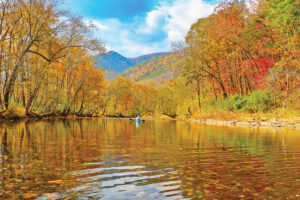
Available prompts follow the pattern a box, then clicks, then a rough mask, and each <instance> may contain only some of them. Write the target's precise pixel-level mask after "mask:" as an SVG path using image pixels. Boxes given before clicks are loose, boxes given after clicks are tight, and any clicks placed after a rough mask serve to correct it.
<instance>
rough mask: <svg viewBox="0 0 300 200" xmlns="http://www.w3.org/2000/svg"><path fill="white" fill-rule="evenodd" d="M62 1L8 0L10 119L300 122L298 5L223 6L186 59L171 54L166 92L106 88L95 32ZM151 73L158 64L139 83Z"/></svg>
mask: <svg viewBox="0 0 300 200" xmlns="http://www.w3.org/2000/svg"><path fill="white" fill-rule="evenodd" d="M55 2H56V1H42V0H15V1H9V0H6V1H1V5H0V7H1V10H0V11H1V14H0V16H1V17H0V36H1V37H0V40H1V45H0V74H1V76H0V87H1V90H0V91H1V95H0V107H1V109H0V110H1V111H0V113H1V117H3V118H7V117H9V116H27V117H37V116H46V117H47V116H70V115H72V116H118V117H132V116H136V115H142V116H145V117H147V116H152V117H160V116H168V117H171V118H191V117H192V118H222V119H223V118H228V117H229V116H231V115H243V114H245V115H252V114H256V113H270V115H271V116H273V115H274V116H281V117H293V116H299V112H300V104H299V102H300V101H299V97H300V92H299V88H300V78H299V77H300V76H299V71H300V67H299V66H300V65H299V32H300V28H299V16H300V15H299V9H298V8H299V1H297V0H284V1H281V0H254V1H250V2H247V3H245V1H237V0H234V1H222V2H221V3H219V5H218V6H217V7H216V8H215V10H214V13H213V14H212V15H210V16H208V17H206V18H202V19H199V20H198V21H197V22H196V23H195V24H193V25H192V26H191V28H190V30H189V32H188V33H187V35H186V38H185V43H184V45H181V46H180V47H179V46H178V48H177V49H175V50H174V52H173V57H174V55H177V57H180V60H179V61H178V60H175V62H174V63H172V61H170V58H171V57H172V55H168V56H166V60H165V62H167V63H168V65H170V67H171V68H172V65H175V67H174V68H175V69H176V76H174V77H173V78H171V79H169V80H167V81H165V82H164V83H161V84H159V85H157V84H156V85H154V84H143V83H139V82H135V81H133V80H130V79H129V78H125V77H117V78H115V79H114V80H111V81H108V80H106V79H105V76H106V72H105V71H104V70H102V69H101V68H98V69H97V68H95V67H94V62H93V59H92V58H93V55H95V53H104V52H105V45H104V43H103V42H101V41H99V40H97V39H93V29H94V27H93V26H92V25H87V23H85V22H84V20H83V19H82V18H81V17H77V16H73V15H71V14H69V13H67V12H64V11H63V10H60V9H59V6H58V5H57V4H56V3H55ZM175 57H176V56H175ZM168 59H169V60H168ZM178 66H180V68H179V67H178ZM150 68H151V69H152V68H157V69H158V68H159V63H157V66H148V68H146V71H144V72H142V73H141V75H140V76H141V77H144V76H146V75H147V73H148V72H147V69H150ZM129 76H131V77H134V79H137V76H138V75H137V74H129Z"/></svg>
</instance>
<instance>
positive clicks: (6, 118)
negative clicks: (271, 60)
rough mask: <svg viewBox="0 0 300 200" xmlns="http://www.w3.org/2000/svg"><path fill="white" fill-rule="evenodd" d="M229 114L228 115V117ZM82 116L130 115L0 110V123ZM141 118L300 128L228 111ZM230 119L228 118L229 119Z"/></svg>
mask: <svg viewBox="0 0 300 200" xmlns="http://www.w3.org/2000/svg"><path fill="white" fill-rule="evenodd" d="M229 116H230V117H229ZM84 118H107V119H109V118H113V119H129V118H130V117H124V116H121V117H120V116H76V115H61V114H57V113H48V114H37V113H33V112H32V113H29V114H28V115H18V114H16V113H11V112H7V111H2V112H0V123H1V122H2V123H6V122H15V121H20V120H46V119H84ZM142 118H143V119H147V120H175V121H187V122H195V123H202V124H211V125H224V126H247V127H269V128H272V127H273V128H274V127H276V128H288V129H294V130H300V117H292V118H291V117H290V118H278V117H276V118H268V117H261V115H257V114H253V115H243V114H236V115H235V116H234V117H232V115H230V114H229V113H228V115H226V117H223V118H224V119H220V116H213V117H212V118H204V117H203V116H202V117H201V116H199V115H194V116H190V117H184V116H179V117H177V118H171V117H169V116H166V115H143V116H142ZM229 119H230V120H229Z"/></svg>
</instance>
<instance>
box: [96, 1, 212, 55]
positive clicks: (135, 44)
mask: <svg viewBox="0 0 300 200" xmlns="http://www.w3.org/2000/svg"><path fill="white" fill-rule="evenodd" d="M213 9H214V6H213V5H211V4H207V3H205V2H203V0H174V1H172V3H167V2H165V1H164V0H161V3H160V5H158V6H157V7H156V8H155V9H154V10H152V11H150V12H148V13H147V14H146V17H145V18H144V19H142V21H141V20H140V19H139V20H136V21H135V22H133V23H122V22H120V21H119V20H117V19H106V20H91V21H92V22H93V24H94V25H95V26H96V27H97V28H98V29H99V31H98V34H99V38H100V39H102V40H103V41H104V42H105V43H106V44H107V46H109V47H111V49H113V50H115V51H118V52H119V53H121V54H123V55H124V56H128V57H134V56H139V55H142V54H148V53H154V52H162V51H169V50H170V43H171V42H172V41H182V40H184V37H185V35H186V33H187V32H188V30H189V29H190V26H191V25H192V24H194V23H195V22H196V21H197V20H198V19H199V18H203V17H207V16H209V15H210V14H211V13H212V12H213ZM161 35H162V36H161ZM160 36H161V37H162V38H160Z"/></svg>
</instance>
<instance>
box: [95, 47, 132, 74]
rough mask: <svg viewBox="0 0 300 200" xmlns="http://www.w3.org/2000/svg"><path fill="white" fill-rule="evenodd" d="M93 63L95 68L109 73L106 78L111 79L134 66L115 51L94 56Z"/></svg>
mask: <svg viewBox="0 0 300 200" xmlns="http://www.w3.org/2000/svg"><path fill="white" fill-rule="evenodd" d="M95 63H96V67H97V68H102V69H104V70H106V71H108V72H109V74H108V78H111V77H113V76H114V75H116V74H119V73H120V72H122V71H124V70H126V69H128V68H130V67H132V66H133V65H134V64H133V63H132V62H131V61H130V60H129V59H128V58H126V57H124V56H122V55H121V54H119V53H117V52H115V51H109V52H108V53H106V54H104V55H98V56H96V57H95Z"/></svg>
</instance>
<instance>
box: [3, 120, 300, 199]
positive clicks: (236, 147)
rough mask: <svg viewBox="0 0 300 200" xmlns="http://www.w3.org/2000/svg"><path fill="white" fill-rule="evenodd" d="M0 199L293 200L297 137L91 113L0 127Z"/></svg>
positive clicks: (297, 189) (299, 149) (299, 179)
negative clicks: (87, 116)
mask: <svg viewBox="0 0 300 200" xmlns="http://www.w3.org/2000/svg"><path fill="white" fill-rule="evenodd" d="M0 131H1V135H0V198H1V199H19V198H28V199H30V198H32V199H62V198H70V199H298V198H300V196H299V195H300V133H299V132H296V131H292V130H282V129H279V130H275V129H257V128H256V129H250V128H246V127H245V128H244V127H243V128H241V127H222V126H205V125H201V124H195V123H187V122H173V121H146V122H145V123H142V124H140V126H139V127H137V126H136V124H135V122H131V121H128V120H111V119H110V120H108V119H87V120H49V121H42V122H20V123H16V124H2V125H0Z"/></svg>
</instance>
